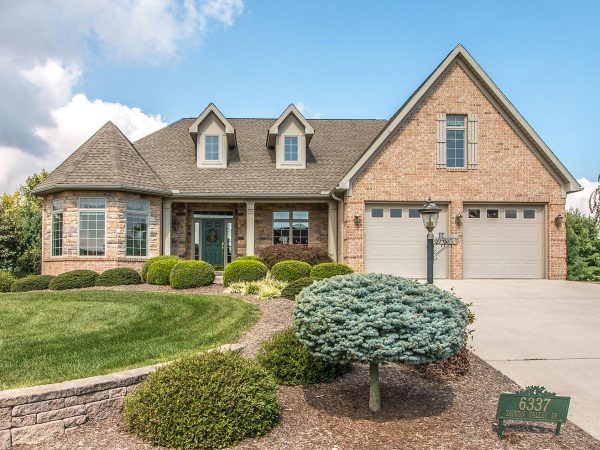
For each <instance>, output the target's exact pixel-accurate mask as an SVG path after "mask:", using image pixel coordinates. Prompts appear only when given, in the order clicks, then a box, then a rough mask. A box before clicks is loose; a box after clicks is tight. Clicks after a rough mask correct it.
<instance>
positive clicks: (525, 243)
mask: <svg viewBox="0 0 600 450" xmlns="http://www.w3.org/2000/svg"><path fill="white" fill-rule="evenodd" d="M543 225H544V209H543V207H541V206H517V205H515V206H510V205H509V206H502V207H499V206H493V205H468V206H466V207H465V211H464V277H465V278H544V226H543Z"/></svg>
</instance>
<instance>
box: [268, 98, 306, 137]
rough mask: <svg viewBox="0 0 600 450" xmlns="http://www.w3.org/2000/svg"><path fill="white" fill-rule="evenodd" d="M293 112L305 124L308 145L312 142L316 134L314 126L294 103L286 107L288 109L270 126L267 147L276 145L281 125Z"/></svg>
mask: <svg viewBox="0 0 600 450" xmlns="http://www.w3.org/2000/svg"><path fill="white" fill-rule="evenodd" d="M290 114H292V115H293V116H294V117H296V119H297V120H298V121H299V122H300V123H301V124H302V126H304V135H305V136H306V145H308V144H309V143H310V140H311V139H312V137H313V136H314V134H315V130H314V128H313V127H312V126H311V125H310V123H308V121H307V120H306V118H305V117H304V116H303V115H302V113H301V112H300V111H299V110H298V108H296V105H294V104H293V103H291V104H290V106H288V107H287V108H286V110H285V111H284V112H283V113H282V114H281V115H280V116H279V118H278V119H277V120H276V121H275V123H274V124H273V125H271V128H269V132H268V134H267V147H275V141H276V138H277V135H278V134H279V126H280V125H281V124H282V123H283V122H284V121H285V119H287V118H288V116H289V115H290Z"/></svg>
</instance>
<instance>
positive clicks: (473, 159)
mask: <svg viewBox="0 0 600 450" xmlns="http://www.w3.org/2000/svg"><path fill="white" fill-rule="evenodd" d="M468 119H469V123H468V134H469V135H468V140H467V142H468V146H469V155H468V159H467V163H468V167H469V169H477V164H478V163H477V158H478V152H479V149H478V147H479V144H478V141H479V123H478V118H477V114H469V117H468Z"/></svg>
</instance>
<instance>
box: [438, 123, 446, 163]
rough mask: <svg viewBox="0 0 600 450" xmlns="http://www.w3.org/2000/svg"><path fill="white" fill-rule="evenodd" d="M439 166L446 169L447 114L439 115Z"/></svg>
mask: <svg viewBox="0 0 600 450" xmlns="http://www.w3.org/2000/svg"><path fill="white" fill-rule="evenodd" d="M437 166H438V168H441V169H443V168H445V167H446V114H445V113H438V115H437Z"/></svg>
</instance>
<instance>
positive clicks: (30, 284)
mask: <svg viewBox="0 0 600 450" xmlns="http://www.w3.org/2000/svg"><path fill="white" fill-rule="evenodd" d="M53 279H54V275H29V276H28V277H24V278H19V279H18V280H15V281H14V282H13V284H12V286H11V287H10V290H11V291H12V292H27V291H43V290H44V289H48V286H50V282H51V281H52V280H53Z"/></svg>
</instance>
